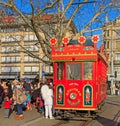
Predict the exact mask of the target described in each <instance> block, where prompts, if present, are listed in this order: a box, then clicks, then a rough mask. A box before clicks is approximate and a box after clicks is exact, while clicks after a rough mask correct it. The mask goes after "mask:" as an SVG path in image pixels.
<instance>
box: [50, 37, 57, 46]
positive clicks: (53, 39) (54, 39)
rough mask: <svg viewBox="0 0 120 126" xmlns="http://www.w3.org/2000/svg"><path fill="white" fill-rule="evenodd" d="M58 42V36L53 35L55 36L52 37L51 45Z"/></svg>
mask: <svg viewBox="0 0 120 126" xmlns="http://www.w3.org/2000/svg"><path fill="white" fill-rule="evenodd" d="M56 42H57V39H56V38H54V37H53V38H51V39H50V43H51V45H55V44H56Z"/></svg>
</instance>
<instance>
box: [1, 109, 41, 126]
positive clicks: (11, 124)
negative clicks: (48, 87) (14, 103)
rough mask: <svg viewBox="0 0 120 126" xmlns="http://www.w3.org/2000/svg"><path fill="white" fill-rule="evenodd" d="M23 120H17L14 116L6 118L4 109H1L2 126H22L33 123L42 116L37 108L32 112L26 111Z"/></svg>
mask: <svg viewBox="0 0 120 126" xmlns="http://www.w3.org/2000/svg"><path fill="white" fill-rule="evenodd" d="M23 114H24V119H23V120H16V119H15V117H14V116H13V114H11V116H10V118H9V119H8V118H4V109H3V108H1V109H0V126H22V125H23V124H25V123H27V122H33V121H34V120H36V119H38V118H40V117H41V116H42V115H41V114H40V113H38V112H37V110H36V109H35V108H33V110H32V111H25V112H24V113H23Z"/></svg>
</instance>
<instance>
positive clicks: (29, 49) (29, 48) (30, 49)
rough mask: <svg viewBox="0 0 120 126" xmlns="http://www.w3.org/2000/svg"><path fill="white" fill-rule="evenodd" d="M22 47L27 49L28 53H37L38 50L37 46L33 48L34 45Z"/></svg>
mask: <svg viewBox="0 0 120 126" xmlns="http://www.w3.org/2000/svg"><path fill="white" fill-rule="evenodd" d="M24 47H25V49H27V50H28V51H32V52H35V51H36V52H37V51H39V48H38V47H37V46H35V45H34V46H33V45H32V46H31V45H29V46H26V45H25V46H24Z"/></svg>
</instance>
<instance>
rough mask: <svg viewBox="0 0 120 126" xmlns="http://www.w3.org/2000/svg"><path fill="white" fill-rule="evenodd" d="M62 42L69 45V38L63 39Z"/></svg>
mask: <svg viewBox="0 0 120 126" xmlns="http://www.w3.org/2000/svg"><path fill="white" fill-rule="evenodd" d="M62 42H63V43H64V44H65V45H66V44H68V43H69V38H67V37H65V38H63V40H62Z"/></svg>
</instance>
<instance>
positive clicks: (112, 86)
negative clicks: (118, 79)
mask: <svg viewBox="0 0 120 126" xmlns="http://www.w3.org/2000/svg"><path fill="white" fill-rule="evenodd" d="M113 55H114V53H113V23H112V24H111V86H110V90H111V95H113V94H114V93H115V84H114V79H115V77H114V64H113Z"/></svg>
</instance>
